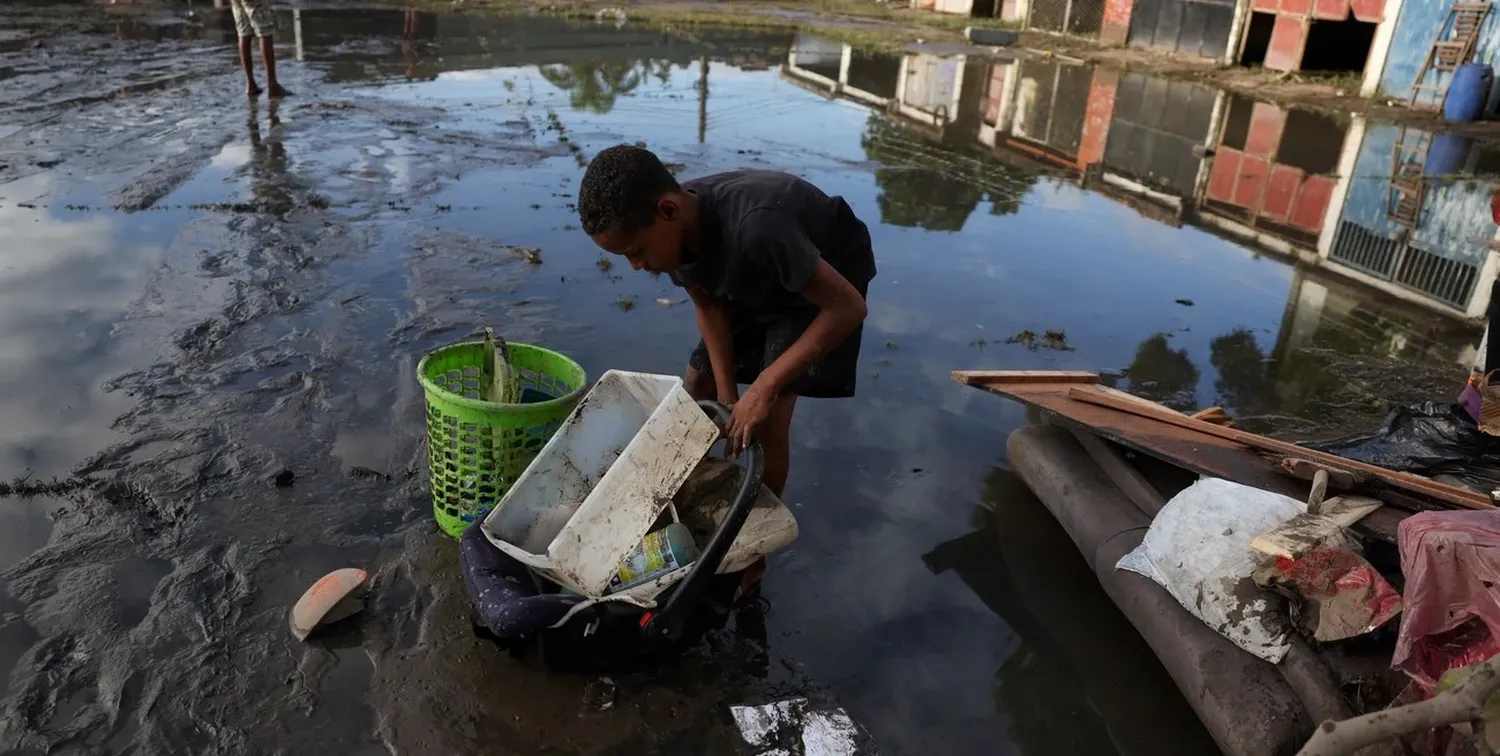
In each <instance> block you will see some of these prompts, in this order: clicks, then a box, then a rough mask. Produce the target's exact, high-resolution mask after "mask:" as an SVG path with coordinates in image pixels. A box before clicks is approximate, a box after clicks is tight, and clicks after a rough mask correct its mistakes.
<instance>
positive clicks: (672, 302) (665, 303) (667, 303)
mask: <svg viewBox="0 0 1500 756" xmlns="http://www.w3.org/2000/svg"><path fill="white" fill-rule="evenodd" d="M656 303H657V304H659V305H661V306H662V307H675V306H677V305H680V304H686V303H687V300H686V299H668V298H666V297H661V298H660V299H657V300H656Z"/></svg>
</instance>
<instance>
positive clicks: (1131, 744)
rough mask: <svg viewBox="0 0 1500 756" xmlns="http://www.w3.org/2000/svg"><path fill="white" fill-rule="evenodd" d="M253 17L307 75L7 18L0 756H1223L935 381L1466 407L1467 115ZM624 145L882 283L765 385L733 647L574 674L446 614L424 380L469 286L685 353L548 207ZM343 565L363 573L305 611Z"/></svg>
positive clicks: (1342, 422) (1491, 169) (319, 13)
mask: <svg viewBox="0 0 1500 756" xmlns="http://www.w3.org/2000/svg"><path fill="white" fill-rule="evenodd" d="M207 5H210V6H211V4H207ZM278 20H279V23H280V29H281V31H280V32H279V36H278V42H279V43H280V44H279V48H278V49H279V50H280V52H281V55H282V58H281V61H280V63H281V74H282V78H283V81H284V82H285V83H286V85H287V86H288V88H290V89H291V90H292V91H294V92H295V93H296V95H295V96H294V97H291V98H288V99H285V100H282V101H279V102H268V101H266V100H265V99H261V100H260V101H259V102H255V101H247V100H246V98H245V97H244V93H243V87H244V84H243V79H242V78H241V75H240V73H239V71H238V70H237V68H236V67H235V63H234V52H233V42H234V28H233V24H232V22H231V21H230V19H229V15H228V11H227V10H225V11H216V10H214V9H212V8H211V7H205V3H201V2H200V3H196V4H194V5H193V6H191V7H189V6H188V5H186V4H182V3H170V4H163V5H149V4H148V5H144V6H141V7H135V6H132V7H131V8H129V9H125V8H119V9H113V8H112V9H108V10H106V9H104V8H101V7H99V6H97V5H93V4H82V3H80V4H76V5H70V4H65V3H43V2H28V3H16V4H13V5H12V4H7V5H6V6H5V8H4V9H3V10H0V220H3V228H4V229H5V232H6V233H7V235H8V237H9V238H8V239H7V240H6V242H5V243H4V245H3V250H4V251H3V253H0V492H12V493H15V494H26V495H10V496H0V680H4V681H5V688H4V694H3V698H0V753H3V754H7V755H9V754H42V753H63V754H71V753H79V754H82V753H90V754H92V753H121V754H123V753H139V754H157V753H195V754H196V753H315V752H318V751H319V750H327V749H328V748H329V747H330V746H333V745H334V744H337V745H336V746H335V747H336V748H337V749H338V752H339V753H350V754H356V753H359V754H363V753H371V754H375V753H402V754H405V753H434V754H437V753H443V754H447V753H502V754H537V753H579V754H585V753H586V754H656V753H661V754H677V753H713V754H718V753H724V754H738V753H747V754H748V753H754V752H755V751H754V750H752V749H750V747H749V746H748V745H746V744H745V743H744V742H743V741H742V740H741V738H740V736H739V733H738V732H737V731H736V730H735V727H734V724H733V721H732V720H731V719H730V717H729V715H728V707H730V706H731V705H739V704H759V703H764V702H769V701H774V700H779V699H782V698H786V697H788V696H792V695H798V696H807V697H809V698H811V699H813V700H816V701H825V702H828V703H829V704H830V705H837V706H841V707H843V708H844V709H845V710H846V711H847V712H848V713H849V715H850V716H851V717H852V718H853V719H854V720H855V721H856V722H857V723H858V724H859V725H860V726H861V727H862V728H863V729H864V730H866V731H867V732H868V734H869V735H870V737H871V738H872V739H873V741H874V742H875V743H876V744H878V747H879V750H880V752H881V753H888V754H903V753H912V754H926V753H930V754H1033V755H1039V754H1114V753H1118V754H1157V753H1184V754H1190V753H1212V752H1214V746H1213V743H1212V741H1211V740H1210V739H1209V737H1208V735H1207V734H1206V733H1205V732H1204V731H1203V729H1202V727H1201V726H1200V725H1199V724H1198V722H1197V720H1196V718H1195V717H1194V715H1193V713H1192V710H1191V709H1190V708H1189V707H1188V705H1187V703H1186V702H1185V701H1184V700H1183V698H1182V696H1181V695H1180V694H1179V693H1178V692H1177V689H1176V688H1175V686H1174V685H1173V684H1172V682H1171V680H1170V679H1169V678H1168V677H1167V675H1166V673H1165V672H1164V671H1163V670H1162V669H1161V668H1160V667H1159V665H1158V664H1157V663H1156V660H1155V658H1154V657H1153V656H1152V654H1151V652H1150V650H1149V649H1148V647H1147V646H1146V645H1145V644H1144V642H1142V641H1141V640H1140V638H1139V637H1137V636H1136V635H1135V634H1134V631H1133V629H1132V628H1131V626H1130V625H1129V624H1128V623H1127V622H1126V621H1125V620H1124V619H1123V617H1121V616H1120V615H1119V613H1118V612H1117V611H1116V610H1115V609H1114V608H1113V606H1112V605H1111V604H1110V603H1109V601H1108V600H1107V598H1106V597H1105V596H1104V594H1103V592H1102V591H1101V590H1100V588H1099V587H1098V584H1097V582H1096V581H1095V579H1094V577H1093V575H1092V573H1091V570H1090V569H1089V567H1087V566H1086V565H1085V564H1084V562H1083V560H1082V558H1081V557H1079V556H1078V555H1077V554H1076V552H1075V550H1074V548H1073V546H1072V543H1071V542H1070V541H1069V540H1068V538H1067V536H1066V534H1065V533H1063V531H1062V530H1061V529H1060V528H1059V526H1057V525H1056V524H1055V523H1054V522H1053V521H1052V519H1051V518H1050V516H1049V515H1048V514H1047V513H1046V510H1045V509H1044V508H1042V507H1041V506H1040V504H1039V503H1038V502H1036V501H1035V500H1034V499H1032V498H1031V496H1030V494H1029V493H1028V492H1027V491H1026V489H1025V486H1024V485H1022V484H1020V483H1019V482H1018V481H1016V480H1015V479H1013V478H1012V477H1011V476H1010V474H1009V473H1008V472H1007V471H1006V470H1005V460H1004V440H1005V437H1006V434H1007V433H1008V432H1010V431H1011V430H1013V429H1014V428H1016V427H1019V426H1020V425H1022V424H1024V423H1025V422H1027V417H1026V413H1025V411H1024V409H1023V408H1022V407H1021V406H1020V405H1016V404H1013V403H1009V402H1006V401H1002V400H1001V399H999V398H997V397H994V396H989V395H986V394H985V393H983V392H980V391H976V390H973V389H969V388H965V387H962V386H960V385H958V384H956V383H954V382H953V381H952V380H950V378H949V372H950V371H952V370H955V369H965V368H1006V369H1079V370H1094V371H1101V372H1103V373H1104V374H1106V375H1107V376H1108V377H1109V378H1110V380H1111V381H1112V382H1113V383H1114V384H1115V385H1117V386H1119V387H1121V388H1125V389H1128V390H1130V391H1132V392H1133V393H1136V394H1139V395H1142V396H1146V397H1149V398H1152V399H1155V400H1158V401H1162V402H1164V403H1166V404H1168V405H1170V406H1172V407H1175V408H1178V409H1194V408H1199V407H1207V406H1211V405H1215V404H1218V405H1222V406H1224V407H1225V408H1226V409H1227V410H1228V411H1229V412H1230V413H1231V414H1233V415H1235V416H1236V418H1238V419H1239V420H1240V424H1241V426H1242V427H1245V428H1247V429H1250V430H1255V431H1259V432H1267V433H1271V434H1273V435H1278V436H1282V437H1286V438H1291V439H1303V438H1310V437H1320V436H1323V437H1326V436H1331V435H1337V434H1340V433H1343V432H1347V431H1350V430H1357V429H1363V428H1368V427H1371V426H1373V425H1375V424H1376V423H1378V421H1379V420H1380V418H1381V417H1382V416H1383V415H1384V414H1385V411H1386V410H1387V409H1388V407H1389V406H1391V405H1392V404H1395V403H1401V402H1410V401H1422V400H1446V399H1449V398H1451V397H1452V396H1455V395H1456V393H1457V391H1458V389H1459V386H1460V382H1461V380H1462V379H1463V378H1464V377H1465V376H1466V375H1467V370H1468V367H1469V365H1470V364H1471V363H1472V361H1473V359H1474V357H1475V355H1476V347H1477V345H1478V342H1479V338H1480V330H1481V328H1480V326H1478V325H1476V319H1477V318H1479V317H1480V316H1482V315H1483V313H1484V312H1485V310H1486V307H1487V306H1488V300H1489V292H1490V287H1491V284H1492V283H1493V282H1494V280H1495V277H1496V273H1497V270H1500V256H1497V254H1496V251H1495V250H1496V249H1497V244H1496V239H1497V235H1496V219H1495V217H1494V216H1493V215H1492V212H1494V211H1492V203H1493V202H1495V199H1494V198H1495V197H1496V196H1497V195H1496V186H1497V184H1496V180H1497V178H1500V148H1492V147H1491V146H1489V145H1486V144H1484V143H1482V142H1476V141H1472V140H1468V139H1455V138H1450V137H1447V136H1444V135H1432V134H1427V133H1425V132H1420V131H1417V130H1415V129H1410V128H1403V127H1398V126H1393V125H1389V124H1383V123H1378V122H1372V121H1367V120H1365V119H1362V118H1357V117H1348V118H1335V117H1329V116H1324V115H1316V114H1312V113H1308V112H1303V111H1295V110H1291V111H1289V110H1285V109H1283V108H1280V107H1278V106H1274V105H1268V104H1265V103H1257V102H1254V101H1251V100H1249V99H1246V98H1243V97H1240V96H1232V95H1228V94H1226V93H1223V92H1219V91H1215V90H1212V89H1206V88H1203V87H1200V86H1195V85H1191V84H1185V83H1173V82H1167V81H1165V80H1160V79H1152V78H1148V77H1146V76H1144V75H1140V74H1130V73H1119V72H1111V71H1105V70H1103V69H1097V70H1096V69H1091V68H1085V67H1081V66H1072V65H1069V64H1065V63H1060V62H1057V61H1055V60H1051V61H1037V60H1023V61H997V60H988V59H983V60H982V59H976V58H968V59H965V58H962V57H950V58H941V57H936V56H930V55H922V54H913V55H908V56H905V57H886V56H877V55H873V54H870V55H867V54H863V53H860V52H858V51H854V50H851V49H849V48H847V47H845V46H843V45H840V44H834V43H829V42H827V41H824V40H821V39H818V38H816V37H811V36H807V35H799V36H793V35H791V34H785V33H763V32H755V31H748V30H734V29H722V30H714V29H704V28H698V29H694V30H692V31H691V32H687V31H683V32H680V33H675V34H669V33H666V32H662V31H660V30H653V29H647V28H637V27H635V26H624V27H620V28H617V27H616V26H615V25H614V24H613V22H611V23H609V24H592V23H590V24H577V23H571V22H565V21H562V20H559V19H550V18H542V17H530V18H502V17H490V16H484V15H477V14H474V15H468V14H463V15H461V14H452V15H435V14H431V13H417V12H403V11H401V10H399V9H392V8H390V7H380V8H363V7H355V6H352V5H348V4H346V5H332V6H329V5H326V4H319V3H314V2H303V3H301V4H300V6H299V7H298V8H297V9H296V10H295V11H294V10H292V9H291V8H289V7H288V8H280V9H278ZM636 141H643V142H645V143H646V144H647V145H649V147H650V148H651V149H652V150H654V151H656V152H657V153H658V154H659V155H660V156H661V157H662V159H663V160H664V161H669V162H670V163H672V164H674V166H678V167H680V169H681V171H680V177H683V178H688V177H695V176H700V175H704V174H708V173H713V172H717V171H725V170H732V169H738V168H764V169H777V170H785V171H790V172H793V173H796V174H798V175H800V176H803V177H804V178H807V179H808V180H810V181H812V182H813V183H815V184H817V185H818V186H820V187H821V188H823V189H824V190H825V191H827V192H828V193H829V194H839V195H842V196H843V197H844V198H845V199H847V200H848V202H849V204H850V205H851V207H852V208H853V209H854V210H855V212H856V213H857V214H858V215H859V216H860V217H861V218H862V219H864V220H865V221H866V223H868V225H869V227H870V232H871V236H872V238H873V241H874V246H875V250H876V256H877V259H878V264H879V268H880V274H879V276H878V277H877V278H876V279H874V282H873V284H872V285H871V287H870V293H869V302H870V314H869V320H868V322H867V324H866V328H865V332H864V333H865V335H864V346H863V352H862V355H861V364H860V376H859V380H860V385H859V389H858V395H857V396H856V397H855V398H853V399H850V400H844V401H817V400H812V401H805V402H802V403H800V404H801V406H800V409H799V410H798V412H797V416H796V420H795V424H794V431H793V439H794V444H795V447H794V453H793V467H792V472H791V480H790V483H789V485H788V488H787V492H786V497H785V498H786V501H787V503H788V504H789V505H791V507H792V509H793V512H794V513H795V514H796V516H797V518H798V521H799V523H800V526H801V536H800V538H799V540H798V541H797V542H796V543H795V544H794V545H793V546H792V548H791V549H789V550H788V551H785V552H781V553H778V554H776V555H773V556H772V557H771V559H770V569H769V572H768V573H767V577H766V598H767V599H768V600H769V601H770V604H771V607H772V610H771V612H770V613H769V614H768V615H767V617H766V622H767V625H768V646H769V652H770V662H769V664H767V663H765V661H764V659H762V658H759V657H758V655H757V653H756V649H755V648H754V645H755V644H754V643H753V642H752V641H750V640H747V639H744V638H741V637H739V636H736V635H734V634H732V633H727V632H726V633H724V634H722V635H721V636H715V637H714V638H713V639H712V642H711V644H709V647H706V648H704V649H703V650H702V651H701V652H699V653H697V654H695V655H693V656H691V657H689V658H687V659H685V660H684V661H683V663H682V664H680V665H674V666H672V667H670V668H668V669H666V670H663V671H662V672H661V673H660V674H657V675H650V676H640V677H631V678H623V677H622V678H619V679H615V680H613V681H612V682H611V683H609V684H607V685H606V684H605V683H602V682H601V681H598V680H589V679H586V678H580V677H571V676H565V675H554V674H548V673H545V672H543V671H542V670H541V669H539V668H538V667H537V665H535V664H534V663H532V662H531V661H529V660H525V659H521V660H517V659H512V658H510V657H508V656H506V655H505V654H504V653H503V652H501V651H498V650H496V649H495V648H494V647H493V646H492V645H490V644H488V643H487V642H485V641H482V640H479V639H477V638H475V637H474V636H473V633H472V630H471V625H470V618H469V614H468V609H467V606H466V604H467V599H466V597H465V595H464V592H463V587H462V585H461V580H460V578H459V574H458V569H457V558H458V550H457V544H456V543H455V542H453V541H451V540H449V539H447V538H446V537H444V536H442V535H441V534H439V533H438V531H437V529H436V527H435V526H434V524H433V522H432V514H431V499H430V497H429V496H428V492H427V488H426V483H425V480H424V478H425V469H424V468H425V459H426V457H425V450H424V448H423V443H424V442H423V433H424V426H423V417H424V416H423V400H422V393H421V390H420V387H419V386H418V384H417V382H416V379H415V370H416V364H417V361H418V360H419V359H420V358H421V356H422V355H423V354H425V353H427V352H429V351H431V350H432V349H434V348H436V347H438V346H441V345H444V344H447V343H451V342H453V341H456V340H459V339H462V338H465V337H467V336H469V335H470V334H472V333H473V332H474V331H475V330H476V329H478V328H480V327H482V326H485V325H491V326H494V327H495V329H496V331H497V332H499V333H502V334H503V335H504V336H505V337H506V338H508V339H511V340H513V341H521V342H527V343H533V344H540V345H543V346H547V347H549V348H552V349H556V350H558V351H561V352H564V353H566V354H568V355H569V356H571V357H572V358H574V359H576V360H577V361H578V362H579V363H580V364H582V365H583V366H584V368H586V369H587V370H588V372H589V375H590V376H591V377H597V376H598V375H600V374H601V373H603V372H604V371H605V370H608V369H612V368H617V369H623V370H638V371H647V372H653V373H669V374H679V373H681V371H682V368H683V365H684V363H685V361H686V358H687V355H688V352H689V351H690V349H691V348H692V346H693V345H694V343H695V342H696V340H697V332H696V329H695V326H694V320H693V316H692V311H691V306H690V305H689V304H685V295H684V294H682V293H681V291H680V290H677V289H675V288H674V287H673V286H672V284H671V283H670V282H669V281H668V280H666V279H665V278H653V277H651V276H648V275H646V274H643V273H640V274H638V273H634V272H632V271H631V270H629V268H628V266H626V265H624V264H611V263H610V261H609V260H607V259H605V258H603V257H601V253H600V251H599V250H598V249H597V248H596V247H595V246H594V245H593V243H592V242H591V241H590V240H589V238H588V237H587V236H586V235H585V234H584V233H583V232H582V231H581V230H579V229H578V228H577V226H578V222H579V221H578V217H577V213H576V208H575V207H574V205H573V202H574V201H575V192H576V191H577V187H578V182H579V179H580V177H581V175H582V172H583V166H584V165H586V164H587V162H588V159H589V158H590V157H591V156H592V155H593V154H595V153H597V152H598V151H599V150H601V149H603V148H605V147H608V146H610V145H613V144H617V143H621V142H636ZM521 248H537V249H539V250H540V263H539V264H536V263H534V262H533V261H531V260H529V259H528V258H527V256H526V255H523V254H521V253H520V252H519V251H518V250H519V249H521ZM284 470H290V471H292V472H293V473H294V474H295V484H294V485H293V486H291V487H289V488H278V487H276V486H274V485H272V483H271V482H270V480H271V479H272V478H273V477H275V476H276V475H277V474H278V473H280V472H282V471H284ZM42 489H44V490H42ZM29 494H39V495H29ZM345 566H359V567H363V568H365V569H367V570H369V572H370V574H371V578H372V581H373V586H374V588H373V598H372V600H371V603H370V606H369V608H368V609H367V611H366V612H365V613H364V614H363V615H362V617H361V619H360V620H359V621H358V622H355V623H353V624H352V626H347V627H346V626H345V625H341V626H340V629H339V631H338V632H336V633H334V634H332V635H330V636H323V637H322V638H321V639H320V640H315V641H312V642H309V643H307V644H301V643H298V642H296V641H295V640H293V639H292V637H291V635H290V634H289V633H288V631H287V615H286V612H287V609H288V607H289V606H290V605H291V604H292V603H293V602H295V601H296V599H297V597H298V596H299V595H300V594H301V592H302V591H303V590H304V589H305V588H306V587H307V586H308V585H310V584H311V583H312V582H313V581H314V580H316V579H317V578H318V577H319V576H321V575H323V574H324V573H326V572H328V571H330V570H332V569H336V568H339V567H345ZM346 624H347V623H346ZM601 686H605V687H607V692H606V693H603V694H601V693H600V688H601ZM601 695H603V697H604V701H605V703H602V704H601V703H600V697H601Z"/></svg>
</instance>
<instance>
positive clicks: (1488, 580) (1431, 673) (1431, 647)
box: [1391, 510, 1500, 693]
mask: <svg viewBox="0 0 1500 756" xmlns="http://www.w3.org/2000/svg"><path fill="white" fill-rule="evenodd" d="M1397 540H1398V542H1399V544H1400V547H1401V571H1402V573H1404V574H1405V577H1406V590H1405V595H1404V596H1403V597H1402V599H1403V601H1404V603H1405V611H1404V612H1403V613H1402V615H1401V635H1400V637H1398V638H1397V639H1396V655H1395V657H1394V658H1393V659H1392V660H1391V666H1393V667H1395V668H1396V669H1399V670H1401V671H1403V672H1405V673H1406V674H1408V675H1410V676H1411V678H1412V680H1414V681H1415V682H1416V683H1417V684H1418V685H1419V686H1421V687H1422V688H1424V689H1425V690H1426V691H1427V692H1429V693H1430V692H1431V691H1432V690H1433V689H1434V688H1435V687H1436V686H1437V681H1438V678H1440V677H1442V676H1443V673H1444V672H1446V671H1448V670H1450V669H1453V668H1455V667H1462V666H1465V665H1468V664H1474V663H1476V662H1481V661H1484V660H1485V659H1488V658H1490V657H1491V656H1494V655H1495V654H1496V653H1497V652H1500V511H1495V510H1491V511H1477V512H1423V513H1421V514H1416V515H1412V516H1411V517H1408V518H1406V519H1405V520H1403V521H1402V522H1401V527H1400V529H1399V530H1398V537H1397Z"/></svg>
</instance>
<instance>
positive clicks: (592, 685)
mask: <svg viewBox="0 0 1500 756" xmlns="http://www.w3.org/2000/svg"><path fill="white" fill-rule="evenodd" d="M618 691H619V689H618V688H617V687H616V686H615V681H614V680H612V679H610V678H608V677H596V678H594V679H592V680H589V681H588V683H587V684H585V685H584V688H583V708H582V710H581V711H579V712H578V716H580V717H582V716H587V715H589V714H602V713H604V712H606V711H609V710H610V709H613V708H614V707H615V696H616V695H617V694H618Z"/></svg>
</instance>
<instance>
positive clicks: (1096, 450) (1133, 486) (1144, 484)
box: [1070, 429, 1167, 518]
mask: <svg viewBox="0 0 1500 756" xmlns="http://www.w3.org/2000/svg"><path fill="white" fill-rule="evenodd" d="M1070 431H1071V432H1072V433H1073V436H1074V437H1075V438H1077V439H1078V443H1080V444H1082V445H1083V450H1084V451H1086V452H1088V453H1089V456H1090V457H1093V458H1094V461H1095V462H1098V463H1099V466H1100V467H1102V468H1104V474H1105V475H1108V476H1109V479H1110V480H1111V481H1113V482H1114V484H1115V485H1116V486H1119V488H1120V490H1121V491H1124V492H1125V495H1126V496H1127V497H1129V498H1130V500H1131V501H1132V502H1135V505H1136V507H1137V508H1139V509H1140V510H1141V512H1143V513H1144V514H1145V515H1146V516H1147V517H1151V518H1155V517H1156V515H1157V514H1158V513H1159V512H1161V508H1162V507H1164V506H1166V505H1167V497H1165V496H1162V495H1161V491H1158V490H1156V486H1153V485H1151V481H1148V480H1146V476H1144V475H1142V474H1141V471H1140V470H1137V469H1136V467H1135V465H1132V464H1130V463H1129V462H1127V461H1125V458H1124V457H1123V456H1121V455H1120V452H1119V451H1117V450H1116V449H1115V448H1114V447H1112V446H1110V445H1109V444H1107V443H1105V442H1104V440H1103V439H1100V438H1099V437H1098V436H1096V435H1094V434H1092V433H1088V432H1086V431H1080V430H1076V429H1070Z"/></svg>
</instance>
